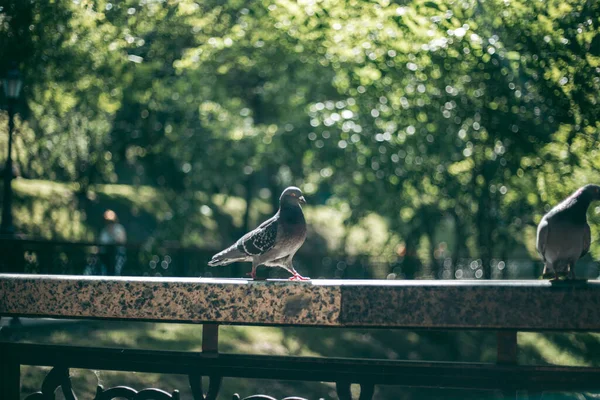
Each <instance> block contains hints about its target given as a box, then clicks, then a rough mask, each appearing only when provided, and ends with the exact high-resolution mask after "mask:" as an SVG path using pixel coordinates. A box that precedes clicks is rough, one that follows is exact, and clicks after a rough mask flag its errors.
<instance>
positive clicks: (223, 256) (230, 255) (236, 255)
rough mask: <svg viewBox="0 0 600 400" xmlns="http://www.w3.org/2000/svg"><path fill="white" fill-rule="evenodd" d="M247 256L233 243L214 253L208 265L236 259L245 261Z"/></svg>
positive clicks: (215, 265) (214, 265)
mask: <svg viewBox="0 0 600 400" xmlns="http://www.w3.org/2000/svg"><path fill="white" fill-rule="evenodd" d="M247 257H248V255H247V254H245V253H244V252H242V251H240V250H239V249H238V248H237V246H236V245H235V244H234V245H233V246H231V247H228V248H226V249H225V250H223V251H222V252H220V253H217V254H215V255H214V256H213V258H212V260H210V261H209V262H208V265H210V266H211V267H217V266H219V265H227V264H231V263H232V262H236V261H245V260H246V258H247Z"/></svg>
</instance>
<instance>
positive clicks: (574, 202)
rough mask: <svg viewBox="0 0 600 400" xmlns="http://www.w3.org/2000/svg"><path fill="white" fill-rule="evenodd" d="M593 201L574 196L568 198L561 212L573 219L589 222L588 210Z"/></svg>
mask: <svg viewBox="0 0 600 400" xmlns="http://www.w3.org/2000/svg"><path fill="white" fill-rule="evenodd" d="M590 203H591V201H590V200H589V199H586V198H582V197H580V196H573V197H570V198H567V199H566V200H565V201H564V202H563V204H561V207H560V209H561V211H562V212H563V213H567V214H569V215H570V218H571V219H575V220H581V221H586V220H587V209H588V207H589V206H590Z"/></svg>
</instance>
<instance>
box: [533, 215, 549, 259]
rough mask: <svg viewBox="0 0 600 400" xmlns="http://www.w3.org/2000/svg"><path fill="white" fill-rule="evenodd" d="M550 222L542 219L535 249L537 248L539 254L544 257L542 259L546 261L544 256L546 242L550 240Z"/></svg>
mask: <svg viewBox="0 0 600 400" xmlns="http://www.w3.org/2000/svg"><path fill="white" fill-rule="evenodd" d="M548 230H549V227H548V220H546V219H542V221H541V222H540V224H539V225H538V229H537V239H536V243H535V247H536V248H537V251H538V253H540V256H542V259H544V260H545V259H546V257H545V256H544V254H545V253H546V241H547V240H548Z"/></svg>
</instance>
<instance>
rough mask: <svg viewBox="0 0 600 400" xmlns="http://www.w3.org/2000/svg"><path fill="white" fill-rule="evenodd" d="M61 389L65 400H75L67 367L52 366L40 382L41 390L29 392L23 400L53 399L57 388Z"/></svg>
mask: <svg viewBox="0 0 600 400" xmlns="http://www.w3.org/2000/svg"><path fill="white" fill-rule="evenodd" d="M59 387H60V388H61V389H62V392H63V395H64V396H65V399H66V400H77V396H75V393H74V392H73V388H72V387H71V379H70V376H69V369H68V368H63V367H54V368H52V369H51V370H50V372H48V374H47V375H46V377H45V378H44V382H43V383H42V390H41V391H39V392H36V393H33V394H30V395H29V396H27V397H26V398H25V400H48V399H54V392H56V389H58V388H59Z"/></svg>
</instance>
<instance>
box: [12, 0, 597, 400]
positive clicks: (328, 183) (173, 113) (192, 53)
mask: <svg viewBox="0 0 600 400" xmlns="http://www.w3.org/2000/svg"><path fill="white" fill-rule="evenodd" d="M599 33H600V2H597V1H575V0H567V1H564V0H560V1H559V0H548V1H545V2H539V1H528V0H512V1H507V0H485V1H484V0H455V1H442V0H427V1H423V0H403V1H396V2H392V1H390V0H378V1H358V0H346V1H343V0H297V1H286V0H283V1H271V0H259V1H253V2H243V1H239V0H219V1H212V0H206V1H202V0H198V1H191V0H136V1H129V0H123V1H118V2H114V3H113V2H109V1H88V0H68V1H67V0H55V1H37V2H30V1H17V0H0V78H6V81H5V82H6V83H5V84H4V85H3V89H4V90H2V92H3V93H2V94H0V106H1V107H2V110H0V165H2V166H4V167H3V170H2V176H3V182H4V183H3V193H4V196H2V208H3V216H6V215H8V213H10V215H11V216H12V220H9V219H8V218H3V220H2V224H3V225H2V229H1V231H2V232H3V236H2V240H0V247H2V249H1V250H2V253H3V257H2V260H0V263H1V264H2V265H1V267H2V270H3V271H25V272H32V273H59V274H64V273H69V274H109V275H110V274H121V275H142V276H234V277H241V276H244V274H245V272H248V271H249V270H250V265H248V264H245V265H244V264H242V265H232V266H228V267H222V268H207V267H206V261H207V260H208V259H210V257H211V256H212V255H213V254H214V253H215V252H216V251H218V250H220V249H222V248H223V247H225V246H228V245H229V244H231V243H232V242H233V241H234V240H236V239H237V238H238V237H239V236H240V235H242V234H243V233H245V232H246V231H248V230H250V229H252V228H254V227H255V226H257V225H258V224H259V223H260V222H262V221H263V220H264V219H266V218H268V217H269V216H270V215H272V213H273V212H274V210H275V209H276V208H277V203H278V198H279V195H280V193H281V191H282V190H283V189H284V188H285V187H286V186H288V185H296V186H299V187H300V188H301V189H302V190H303V191H304V193H305V196H306V198H307V200H308V203H309V204H308V205H307V206H306V207H305V214H306V216H307V219H308V222H309V235H308V238H307V241H306V243H305V244H304V246H303V247H302V249H301V250H300V252H299V254H298V255H297V257H296V259H295V262H296V268H297V269H298V271H299V272H300V273H301V274H303V275H308V276H311V277H312V278H318V277H323V278H381V279H415V278H419V279H464V278H469V279H490V278H493V279H506V278H513V279H514V278H519V279H537V278H538V277H539V276H540V275H541V269H542V265H541V263H540V261H539V257H538V256H537V254H536V252H535V247H534V244H535V230H536V226H537V223H538V222H539V220H540V218H541V216H542V215H543V214H544V213H545V212H547V211H548V210H549V209H550V208H551V207H552V206H554V205H555V204H557V203H558V202H559V201H560V200H562V199H563V198H564V197H566V196H567V195H569V194H570V193H572V192H573V191H574V190H575V189H577V188H578V187H580V186H582V185H584V184H586V183H599V182H600V176H599V173H600V149H599V146H598V140H599V139H600V124H599V122H598V120H597V116H598V115H600V35H599ZM17 78H18V79H17ZM17 81H20V82H22V84H21V87H20V89H21V90H19V91H18V92H19V93H18V94H17V93H14V91H13V92H12V93H9V90H8V88H9V86H10V87H11V88H13V89H16V87H17V86H18V85H17V84H16V83H17ZM10 82H13V83H11V84H10V85H9V83H10ZM11 85H12V86H11ZM9 137H10V138H12V143H11V144H10V145H11V146H12V152H11V160H10V162H8V160H7V154H8V152H7V149H8V146H9ZM11 181H12V183H11ZM7 183H8V186H7ZM8 192H10V194H8V195H7V193H8ZM7 196H8V198H10V200H9V202H8V204H7ZM6 210H8V211H6ZM107 210H108V211H110V212H108V211H107ZM111 213H112V214H111ZM113 214H114V215H113ZM588 219H589V220H590V225H591V227H592V238H593V239H592V241H593V243H592V250H591V254H590V255H588V256H586V257H585V258H584V259H582V260H580V261H579V263H578V265H577V275H578V276H582V277H583V276H585V277H588V278H597V277H598V275H599V270H598V263H597V261H595V260H598V258H600V240H598V235H599V232H600V230H599V229H598V227H599V223H600V204H598V203H595V204H593V205H592V207H591V208H590V211H589V213H588ZM103 244H104V245H107V244H108V245H112V246H108V247H107V246H102V245H103ZM259 276H262V277H267V276H270V277H287V274H286V273H285V272H281V271H276V270H269V271H267V270H265V269H262V270H261V269H259ZM91 326H94V327H95V328H94V329H100V328H99V327H98V326H97V324H96V325H93V324H92V325H91ZM45 329H50V330H52V329H54V328H45ZM77 329H79V328H77ZM90 329H91V328H90ZM106 329H109V328H106ZM110 329H112V328H110ZM120 329H124V328H121V327H120V325H119V326H117V327H115V328H114V331H111V332H113V333H110V334H109V333H106V332H104V333H103V334H101V335H100V336H101V337H104V338H116V339H115V342H114V343H120V345H127V343H129V342H127V340H129V339H127V340H126V339H125V338H131V337H134V336H135V335H133V336H132V334H130V333H128V334H124V333H119V332H121V331H120ZM136 329H137V328H136ZM161 329H162V328H160V329H159V327H158V325H156V326H150V328H148V329H147V330H140V331H139V332H140V333H139V334H140V335H143V334H150V335H154V333H155V332H157V331H158V332H162V333H163V335H162V336H160V337H161V340H162V341H161V342H160V343H161V344H157V345H156V346H158V347H161V346H166V345H165V343H166V342H165V341H167V340H174V341H175V342H177V343H184V342H185V341H184V340H183V339H181V338H184V337H187V336H186V335H187V333H181V332H180V331H179V330H175V331H171V330H168V331H164V332H163V331H162V330H161ZM164 329H167V328H164ZM181 329H183V328H181ZM228 329H232V330H233V331H235V332H238V333H237V334H236V335H237V336H236V335H233V334H232V336H231V343H232V349H236V350H237V351H242V350H240V346H238V345H239V344H240V343H254V342H253V341H252V340H250V339H248V340H245V339H244V340H245V341H244V340H242V339H240V338H247V337H249V336H247V335H251V334H250V333H246V330H244V329H245V328H240V327H238V328H234V327H232V328H228ZM247 329H251V328H247ZM252 329H256V328H252ZM35 332H39V330H35ZM114 332H116V333H114ZM136 332H137V331H136ZM144 332H145V333H144ZM148 332H150V333H148ZM153 332H154V333H153ZM173 332H175V333H173ZM177 332H180V333H177ZM249 332H255V331H249ZM273 332H274V333H273ZM290 332H292V331H285V332H284V330H282V329H280V328H273V331H272V333H273V335H280V336H277V337H278V338H281V340H282V341H283V343H288V342H286V340H288V339H287V338H289V337H292V338H293V339H289V340H291V342H289V343H292V342H293V343H295V344H294V345H293V346H292V345H290V346H292V347H293V348H294V349H296V350H293V351H296V352H299V353H302V354H304V353H306V352H308V353H309V354H328V353H327V351H325V350H324V349H323V348H322V343H320V341H318V340H315V338H314V334H309V332H312V331H308V330H304V331H298V332H304V333H298V334H294V333H293V332H292V333H290ZM294 332H296V331H294ZM382 332H383V331H380V332H378V333H377V335H375V334H372V333H368V332H367V333H361V334H356V335H357V336H356V337H354V336H352V337H351V338H350V339H348V340H350V341H351V342H352V343H354V347H352V346H350V348H353V349H356V343H357V341H358V342H360V343H363V344H364V347H365V349H366V350H364V351H363V352H362V353H361V354H362V355H363V356H368V355H371V356H374V355H377V356H383V357H384V358H385V357H392V356H394V354H395V356H394V357H400V358H405V357H406V356H407V355H409V356H410V357H412V358H413V359H420V358H421V359H422V358H427V354H434V353H435V354H439V352H440V351H441V350H440V349H442V348H445V349H446V350H447V351H450V350H448V349H454V348H457V349H461V351H460V352H459V351H457V354H458V353H461V354H462V353H464V352H462V350H464V351H466V352H467V353H468V349H470V348H475V349H477V350H480V349H481V348H487V347H486V343H487V344H489V345H490V347H489V348H490V349H491V350H490V351H491V352H492V353H490V354H493V348H494V347H493V345H494V343H493V335H492V336H489V335H488V336H489V337H487V336H486V335H483V334H481V335H479V336H477V335H474V336H473V335H472V336H469V335H466V334H465V335H466V336H460V335H458V334H448V335H450V336H448V335H447V336H443V335H442V336H439V335H438V336H435V335H434V334H433V333H427V334H423V333H421V334H416V333H415V334H414V335H415V336H410V335H409V336H406V337H405V336H400V335H399V334H398V333H393V332H388V335H387V336H386V335H383V336H382ZM44 335H45V336H40V338H41V337H48V336H47V333H45V334H44ZM111 335H113V336H114V337H113V336H111ZM178 335H179V336H178ZM244 335H246V336H244ZM294 335H295V336H294ZM319 335H322V336H321V337H322V338H323V341H324V342H326V343H329V344H331V346H334V345H333V344H332V343H343V341H342V339H341V338H340V337H341V336H343V335H353V334H351V333H343V334H342V333H340V331H336V332H331V331H327V333H319ZM327 335H330V336H327ZM423 335H425V336H423ZM427 335H429V336H427ZM457 335H458V336H457ZM526 335H535V334H526ZM430 336H431V337H434V336H435V337H434V338H433V339H427V338H429V337H430ZM475 336H476V337H477V338H478V339H477V341H474V340H475V339H473V337H475ZM52 337H54V339H53V340H55V341H57V342H60V341H61V340H62V341H65V342H72V341H73V340H74V338H77V337H80V338H81V337H82V335H81V332H79V331H77V330H76V329H75V330H74V328H68V329H67V328H65V329H63V328H61V329H59V331H58V333H56V334H55V335H54V336H52ZM198 337H199V336H198ZM260 337H263V336H260ZM264 337H269V336H268V335H267V336H264ZM327 337H330V339H327V340H326V339H325V338H327ZM344 337H346V336H344ZM400 337H402V339H399V338H400ZM527 337H529V338H530V340H529V341H528V342H527V341H526V342H527V343H529V344H528V345H527V346H529V347H527V349H528V353H526V354H527V355H526V356H523V357H526V358H527V360H529V361H531V360H533V361H536V362H555V361H557V360H563V361H564V360H566V359H568V360H570V361H569V362H571V363H575V364H577V363H579V364H583V365H589V364H590V363H591V364H594V365H597V363H598V362H599V361H598V360H597V359H596V360H593V359H588V358H587V357H588V355H589V351H592V350H589V349H596V351H598V349H600V344H599V343H600V338H599V337H598V335H592V334H590V335H583V336H581V337H577V338H576V337H575V336H564V337H563V338H562V339H560V338H559V339H557V337H558V336H552V337H550V338H547V337H544V338H539V337H534V336H527ZM582 337H583V339H582ZM119 338H121V339H119ZM173 338H179V339H178V340H175V339H173ZM298 338H301V339H298ZM356 338H358V339H356ZM411 338H412V339H411ZM423 338H425V339H423ZM486 338H487V339H486ZM490 338H491V339H490ZM277 340H279V339H277ZM428 340H430V342H431V343H437V344H438V345H439V347H428V346H425V347H423V346H418V344H419V343H421V344H422V343H424V341H428ZM490 340H491V341H492V343H491V344H490V343H489V342H490ZM520 340H521V339H520ZM523 340H524V339H523ZM125 342H127V343H125ZM430 342H428V343H430ZM521 342H522V340H521ZM124 343H125V344H124ZM140 343H142V344H144V343H147V341H143V340H142V341H138V342H136V344H138V345H139V344H140ZM196 343H199V341H198V342H196ZM261 343H264V341H261V340H258V339H257V340H256V343H255V345H256V346H259V347H253V348H252V349H253V350H257V349H258V350H260V351H262V350H265V349H264V348H260V346H261V345H262V344H261ZM289 343H288V344H289ZM473 343H478V344H477V345H476V347H473ZM522 343H523V342H522ZM130 344H131V343H130ZM296 344H297V346H298V348H296V347H294V346H296ZM131 345H133V344H131ZM331 346H330V347H331ZM345 346H346V347H348V346H349V345H348V344H346V345H345ZM590 346H591V347H590ZM288 347H289V346H288ZM288 347H286V346H283V347H281V346H280V347H277V349H278V350H277V351H275V350H273V349H272V348H270V347H269V348H267V349H266V350H265V351H267V352H269V351H274V352H275V353H277V352H282V353H286V354H290V352H293V351H292V350H290V349H289V348H288ZM245 349H246V350H248V349H250V347H248V348H245ZM261 349H262V350H261ZM298 349H300V350H298ZM582 349H583V350H582ZM338 350H341V347H340V348H339V349H338ZM588 350H589V351H588ZM303 352H304V353H303ZM457 354H449V355H448V358H449V359H458V358H457V357H459V356H458V355H457ZM596 354H598V353H596ZM472 357H473V358H476V359H477V360H487V358H489V354H488V355H485V354H484V355H481V354H480V352H479V351H478V352H477V355H476V356H475V355H473V356H472ZM486 357H487V358H486ZM561 357H562V358H561ZM527 360H525V361H527ZM521 361H524V360H521ZM92 386H93V385H92ZM270 388H271V391H272V393H281V394H282V395H284V394H287V395H289V394H292V393H294V392H293V390H290V387H288V386H285V385H284V386H277V385H275V386H271V387H270ZM259 389H260V388H256V387H252V389H248V390H259ZM317 389H318V388H317ZM317 389H315V390H317ZM273 391H274V392H273ZM317 392H318V390H317ZM310 393H312V392H310ZM315 393H316V392H315ZM319 393H323V392H322V391H321V392H319ZM325 393H326V392H325ZM396 393H400V392H396ZM402 393H404V394H402V396H400V395H397V397H393V396H392V395H390V396H392V397H389V398H400V397H402V398H424V397H423V396H425V394H423V393H421V394H415V393H413V392H411V391H407V390H404V392H402ZM245 394H246V395H247V394H250V393H245ZM315 396H316V394H315ZM319 396H323V394H320V395H319ZM382 396H383V395H382ZM411 396H412V397H411ZM432 396H433V395H432ZM440 396H442V397H440V398H449V397H448V396H449V395H448V393H445V394H443V395H440ZM444 396H445V397H444ZM461 396H462V395H458V397H457V398H461ZM477 396H479V397H477ZM384 397H385V396H384ZM384 397H381V398H384ZM434 397H435V396H434ZM385 398H388V397H385ZM475 398H481V396H480V395H476V396H475Z"/></svg>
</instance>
